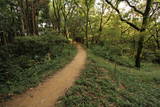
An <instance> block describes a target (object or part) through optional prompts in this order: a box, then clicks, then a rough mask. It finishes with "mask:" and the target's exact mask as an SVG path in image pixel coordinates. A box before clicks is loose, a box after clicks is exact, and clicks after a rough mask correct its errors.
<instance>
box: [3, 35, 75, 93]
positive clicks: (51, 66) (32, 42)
mask: <svg viewBox="0 0 160 107" xmlns="http://www.w3.org/2000/svg"><path fill="white" fill-rule="evenodd" d="M74 55H75V47H74V46H72V45H71V44H69V42H68V41H67V40H66V39H64V38H63V37H62V36H61V35H56V34H52V35H51V34H50V35H45V36H26V37H18V38H17V39H16V41H15V43H14V44H8V45H7V46H1V47H0V93H1V94H8V93H20V92H23V91H24V90H26V89H28V88H29V87H33V86H35V85H37V84H38V83H39V82H40V81H41V80H42V79H43V78H44V77H46V76H47V75H50V74H51V73H52V72H53V71H55V70H57V69H59V68H61V67H62V66H64V65H65V64H66V63H68V62H69V61H70V60H71V59H72V57H73V56H74ZM50 70H52V72H51V71H50Z"/></svg>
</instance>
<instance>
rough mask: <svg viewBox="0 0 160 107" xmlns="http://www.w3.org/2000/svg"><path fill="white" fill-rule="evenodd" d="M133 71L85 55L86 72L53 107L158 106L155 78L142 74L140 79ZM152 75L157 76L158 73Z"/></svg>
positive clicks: (159, 89)
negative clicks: (86, 58)
mask: <svg viewBox="0 0 160 107" xmlns="http://www.w3.org/2000/svg"><path fill="white" fill-rule="evenodd" d="M108 70H109V71H108ZM133 70H134V69H130V68H127V67H123V66H117V67H116V68H115V64H114V63H110V62H109V61H107V60H104V59H103V58H100V57H97V56H95V55H92V54H89V58H88V63H87V68H86V69H85V70H84V71H83V72H82V74H81V76H80V78H79V79H78V80H77V81H76V83H75V85H74V86H73V87H72V88H71V89H69V90H68V91H67V93H66V94H65V96H64V97H61V98H60V99H59V100H60V101H59V103H57V106H58V107H64V106H69V107H74V106H76V107H99V106H105V107H108V106H118V107H124V106H132V107H144V106H151V107H158V106H160V97H159V95H160V94H159V93H160V88H159V84H157V83H156V82H155V81H152V80H153V78H154V77H157V76H155V75H151V77H150V74H149V75H148V74H146V73H145V72H143V74H142V73H141V75H140V74H139V73H140V72H139V71H137V70H134V72H133ZM154 73H155V74H157V75H160V72H154ZM144 75H145V76H144ZM142 77H143V78H142ZM148 77H149V78H150V79H147V78H148ZM151 78H152V79H151ZM157 79H160V78H157Z"/></svg>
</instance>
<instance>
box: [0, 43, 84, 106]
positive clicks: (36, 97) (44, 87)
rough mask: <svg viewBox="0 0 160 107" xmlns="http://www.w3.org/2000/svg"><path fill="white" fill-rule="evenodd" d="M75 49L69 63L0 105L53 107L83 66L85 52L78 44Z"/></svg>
mask: <svg viewBox="0 0 160 107" xmlns="http://www.w3.org/2000/svg"><path fill="white" fill-rule="evenodd" d="M77 49H78V53H77V55H76V56H75V58H74V59H73V60H72V62H71V63H70V64H68V65H66V66H65V67H64V68H63V69H62V70H60V71H58V72H57V73H56V74H55V75H53V76H51V77H49V78H48V79H46V80H45V81H44V82H43V83H41V84H40V85H39V86H37V87H36V88H33V89H30V90H28V91H26V92H25V93H23V94H21V95H17V96H14V97H13V99H12V100H10V101H8V102H4V103H3V104H0V107H54V106H55V103H56V101H57V100H58V98H59V97H60V96H63V95H64V94H65V92H66V91H67V89H68V88H70V87H71V86H72V85H73V84H74V81H75V80H76V79H77V77H78V76H79V75H80V71H81V70H82V69H83V68H84V66H85V62H86V52H85V50H84V49H83V48H82V47H81V46H80V45H79V44H77Z"/></svg>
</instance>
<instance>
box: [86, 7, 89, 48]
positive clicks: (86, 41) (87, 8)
mask: <svg viewBox="0 0 160 107" xmlns="http://www.w3.org/2000/svg"><path fill="white" fill-rule="evenodd" d="M88 15H89V9H88V7H87V13H86V31H85V37H86V45H87V47H88V45H89V44H88V18H89V16H88Z"/></svg>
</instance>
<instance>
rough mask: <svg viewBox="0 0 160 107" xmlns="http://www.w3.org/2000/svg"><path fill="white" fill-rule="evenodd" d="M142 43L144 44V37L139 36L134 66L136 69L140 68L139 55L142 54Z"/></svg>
mask: <svg viewBox="0 0 160 107" xmlns="http://www.w3.org/2000/svg"><path fill="white" fill-rule="evenodd" d="M140 33H142V32H140ZM143 42H144V35H140V39H139V41H138V48H137V54H136V56H135V66H136V67H137V68H140V67H141V54H142V49H143Z"/></svg>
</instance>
